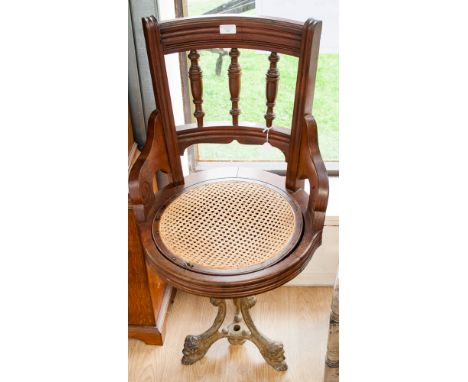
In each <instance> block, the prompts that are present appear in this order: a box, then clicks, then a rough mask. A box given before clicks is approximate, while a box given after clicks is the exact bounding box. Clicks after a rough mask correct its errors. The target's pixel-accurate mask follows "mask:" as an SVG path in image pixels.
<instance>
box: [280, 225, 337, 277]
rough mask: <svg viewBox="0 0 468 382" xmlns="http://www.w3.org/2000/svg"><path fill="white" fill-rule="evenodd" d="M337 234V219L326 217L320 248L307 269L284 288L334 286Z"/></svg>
mask: <svg viewBox="0 0 468 382" xmlns="http://www.w3.org/2000/svg"><path fill="white" fill-rule="evenodd" d="M338 233H339V219H338V217H337V216H331V217H327V218H326V219H325V228H324V230H323V236H322V245H321V247H320V248H319V249H317V252H315V254H314V256H313V257H312V259H311V260H310V262H309V264H307V267H306V268H305V269H304V270H303V271H302V272H301V273H300V274H299V275H298V276H297V277H296V278H295V279H293V280H291V281H290V282H289V283H287V284H286V286H333V285H334V284H335V278H336V273H337V271H338Z"/></svg>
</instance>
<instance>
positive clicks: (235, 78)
mask: <svg viewBox="0 0 468 382" xmlns="http://www.w3.org/2000/svg"><path fill="white" fill-rule="evenodd" d="M143 29H144V33H145V38H146V49H147V53H148V60H149V66H150V70H151V76H152V81H153V90H154V95H155V99H156V104H157V106H158V110H155V111H154V112H153V113H152V115H151V117H150V119H149V125H148V138H147V143H146V145H145V147H144V149H143V151H142V153H141V155H140V157H139V158H138V160H137V161H136V163H135V165H134V167H133V169H132V171H131V173H130V182H129V190H130V198H131V200H132V203H133V205H134V207H133V212H134V215H135V219H136V221H137V224H138V227H139V232H140V235H141V240H142V244H143V247H144V249H145V252H146V262H147V264H148V266H149V269H152V270H155V271H156V272H157V273H158V274H159V275H160V276H161V278H163V279H164V280H166V281H167V283H168V284H170V285H172V286H174V287H176V288H180V289H182V290H184V291H186V292H189V293H193V294H197V295H201V296H208V297H211V302H212V303H213V305H215V306H217V307H218V316H217V318H216V319H215V322H214V324H213V326H212V327H211V328H210V329H208V330H207V331H206V332H205V333H203V334H201V335H198V336H187V338H186V340H185V345H184V350H183V354H184V357H183V358H182V362H183V363H184V364H191V363H194V362H196V361H197V360H199V359H200V358H202V357H203V356H204V354H205V353H206V352H207V350H208V349H209V347H210V346H211V344H212V343H213V342H215V341H216V340H218V339H220V338H224V337H227V338H228V340H229V342H230V343H231V344H241V343H243V342H244V341H245V340H250V341H252V342H253V343H254V344H255V345H256V346H257V347H258V348H259V350H260V352H261V354H262V355H263V357H264V359H265V360H266V361H267V362H268V363H269V364H270V365H271V366H273V367H274V368H275V369H276V370H286V368H287V365H286V363H285V361H284V350H283V346H282V344H281V343H279V342H274V341H270V340H269V339H267V338H266V337H265V336H263V335H262V334H261V333H260V332H259V331H258V330H257V328H256V327H255V325H254V324H253V321H252V319H251V317H250V314H249V309H250V308H251V307H252V306H253V305H254V304H255V298H254V297H253V296H254V295H257V294H260V293H263V292H266V291H269V290H271V289H274V288H277V287H279V286H281V285H283V284H284V283H286V282H287V281H289V280H291V279H292V278H294V277H295V276H296V275H297V274H299V273H300V272H301V270H303V269H304V267H305V266H306V264H307V263H308V261H309V260H310V259H311V256H312V255H313V253H314V251H315V250H316V249H317V248H318V247H319V246H320V244H321V238H322V230H323V224H324V220H325V211H326V208H327V202H328V177H327V172H326V169H325V166H324V163H323V161H322V159H321V156H320V150H319V147H318V140H317V125H316V123H315V120H314V118H313V117H312V114H311V111H312V101H313V96H314V86H315V75H316V70H317V59H318V51H319V42H320V33H321V22H320V21H316V20H313V19H309V20H307V21H306V22H305V23H304V24H302V23H298V22H294V21H288V20H283V19H273V18H262V17H247V16H208V17H195V18H185V19H177V20H170V21H165V22H161V23H158V22H157V21H156V19H155V18H154V17H148V18H145V19H143ZM214 48H230V53H229V56H230V58H231V63H230V65H229V68H228V78H227V84H228V86H229V91H230V99H231V110H230V111H226V113H227V115H229V114H230V115H231V121H225V122H212V123H206V122H205V121H204V111H203V91H204V89H203V83H202V69H201V66H202V63H200V62H199V58H200V56H199V54H198V52H197V49H214ZM239 48H247V49H259V50H267V51H270V52H271V54H270V56H269V63H268V62H266V67H265V69H266V70H265V71H266V73H267V74H266V113H265V121H266V123H265V125H256V124H252V123H246V122H244V121H242V119H241V115H242V114H241V107H242V97H241V75H242V70H241V65H242V55H241V51H240V50H239ZM186 51H188V52H189V58H190V60H191V65H190V69H189V72H188V76H189V79H190V86H191V90H192V96H193V102H194V105H195V112H194V116H195V118H196V121H197V122H196V123H194V124H188V125H182V126H175V123H174V116H173V112H172V106H171V99H170V93H169V85H168V79H167V74H166V67H165V60H164V56H165V55H166V54H170V53H177V52H186ZM281 54H287V55H292V56H296V57H298V58H299V65H298V74H297V83H296V95H295V103H294V110H293V118H292V126H291V129H290V130H289V129H286V128H282V127H272V123H273V120H274V118H275V114H274V105H275V99H276V93H277V89H278V80H279V73H278V68H277V66H276V64H277V62H278V60H279V58H280V55H281ZM228 113H229V114H228ZM234 139H235V140H237V141H239V142H240V143H244V144H264V143H265V142H268V143H269V144H271V145H272V146H274V147H277V148H278V149H279V150H281V151H282V152H283V153H284V155H285V157H286V160H287V162H288V167H287V173H286V180H284V178H283V177H280V176H278V175H274V174H270V173H266V172H263V171H258V170H251V169H243V168H230V169H225V168H223V169H221V170H219V171H217V170H213V171H204V172H199V173H195V174H191V175H189V176H187V177H185V178H184V176H183V174H182V167H181V162H180V155H182V153H183V152H184V150H185V149H186V148H187V147H189V146H191V145H193V144H197V143H229V142H232V141H233V140H234ZM157 174H165V175H166V177H167V184H166V185H165V186H164V187H162V188H160V190H159V191H157V192H155V189H154V187H153V184H154V178H155V176H156V175H157ZM304 179H308V180H309V182H310V190H311V191H310V195H309V194H307V193H306V192H305V191H304V189H303V183H304V182H303V180H304ZM224 299H233V302H234V305H235V307H236V313H235V316H234V319H233V322H232V324H230V325H229V326H228V327H226V328H225V329H223V330H221V331H219V328H220V325H221V324H222V321H223V320H224V316H225V314H226V304H225V302H224Z"/></svg>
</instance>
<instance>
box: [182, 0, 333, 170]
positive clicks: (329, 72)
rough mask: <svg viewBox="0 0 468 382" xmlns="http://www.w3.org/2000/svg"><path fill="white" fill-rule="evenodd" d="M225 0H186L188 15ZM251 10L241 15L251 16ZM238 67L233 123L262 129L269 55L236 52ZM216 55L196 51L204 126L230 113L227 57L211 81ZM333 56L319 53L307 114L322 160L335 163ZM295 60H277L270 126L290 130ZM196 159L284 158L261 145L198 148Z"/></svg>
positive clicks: (221, 119)
mask: <svg viewBox="0 0 468 382" xmlns="http://www.w3.org/2000/svg"><path fill="white" fill-rule="evenodd" d="M225 2H226V0H189V1H188V13H189V15H201V14H203V13H205V12H207V11H209V10H211V9H213V8H215V7H217V6H219V5H221V4H223V3H225ZM254 13H255V10H254V9H253V10H251V11H249V12H246V13H244V14H254ZM240 52H241V55H240V57H239V64H240V66H241V68H242V78H241V93H240V102H239V108H240V109H241V115H240V117H239V121H248V122H256V123H259V124H264V123H265V119H264V117H263V115H264V114H265V111H266V105H265V103H266V98H265V74H266V72H267V70H268V67H269V61H268V54H269V52H257V51H252V50H248V49H240ZM217 58H218V55H217V54H215V53H212V52H210V51H200V60H199V64H200V66H201V68H202V70H203V91H204V94H203V101H204V102H203V110H204V111H205V121H229V120H231V116H230V114H229V110H230V109H231V102H230V99H229V98H230V95H229V87H228V77H227V69H228V66H229V61H230V58H229V56H224V59H223V67H222V70H221V75H220V76H216V74H215V68H216V59H217ZM338 62H339V55H338V54H320V56H319V64H318V71H317V80H316V87H315V100H314V107H313V115H314V117H315V119H316V121H317V125H318V130H319V144H320V149H321V152H322V156H323V158H324V159H325V160H329V161H334V160H338ZM297 63H298V59H297V58H296V57H291V56H286V55H280V61H279V63H278V69H279V72H280V80H279V87H278V96H277V99H276V106H275V109H274V112H275V114H276V119H275V120H274V121H273V125H274V126H282V127H286V128H290V127H291V120H292V112H293V105H294V95H295V94H294V93H295V83H296V76H297ZM198 153H199V159H200V160H209V161H218V160H243V161H253V160H269V161H271V160H273V161H278V160H279V161H283V160H284V155H283V154H282V153H281V152H280V151H279V150H278V149H272V150H269V151H266V150H264V149H263V148H262V147H261V146H256V145H241V144H239V143H237V142H233V143H231V144H229V145H218V144H201V145H198Z"/></svg>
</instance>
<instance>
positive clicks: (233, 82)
mask: <svg viewBox="0 0 468 382" xmlns="http://www.w3.org/2000/svg"><path fill="white" fill-rule="evenodd" d="M229 56H231V64H230V65H229V69H228V76H229V92H230V93H231V103H232V109H231V111H230V114H231V115H232V124H233V125H234V126H238V125H239V114H240V113H241V112H240V109H239V93H240V87H241V83H240V78H241V74H242V73H241V67H240V65H239V63H238V62H237V58H238V57H239V56H240V52H239V50H238V49H237V48H232V49H231V51H230V52H229Z"/></svg>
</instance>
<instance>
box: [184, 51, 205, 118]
mask: <svg viewBox="0 0 468 382" xmlns="http://www.w3.org/2000/svg"><path fill="white" fill-rule="evenodd" d="M188 58H189V59H190V62H191V64H190V69H189V78H190V89H191V90H192V97H193V104H194V105H195V112H194V113H193V115H194V117H195V118H196V119H197V124H198V127H202V126H203V117H204V116H205V113H204V112H203V108H202V103H203V81H202V77H203V72H202V70H201V68H200V66H199V65H198V59H199V58H200V55H199V54H198V52H197V51H196V50H195V49H192V50H191V51H190V54H189V55H188Z"/></svg>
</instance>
